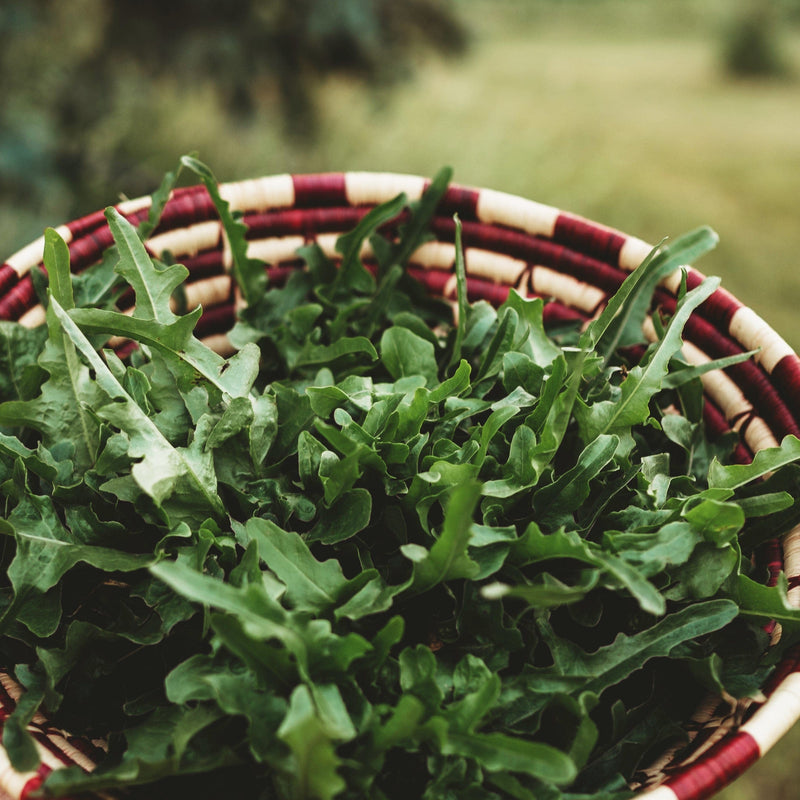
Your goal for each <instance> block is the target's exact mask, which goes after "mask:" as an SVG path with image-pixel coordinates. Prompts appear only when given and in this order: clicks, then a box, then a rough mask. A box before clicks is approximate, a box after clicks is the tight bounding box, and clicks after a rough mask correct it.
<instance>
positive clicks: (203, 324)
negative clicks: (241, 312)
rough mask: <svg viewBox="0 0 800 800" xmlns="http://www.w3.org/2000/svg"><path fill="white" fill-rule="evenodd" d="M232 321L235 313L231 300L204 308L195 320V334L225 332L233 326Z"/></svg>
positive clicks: (206, 334) (204, 334)
mask: <svg viewBox="0 0 800 800" xmlns="http://www.w3.org/2000/svg"><path fill="white" fill-rule="evenodd" d="M234 321H235V314H234V310H233V304H232V303H231V302H227V303H224V304H222V305H218V306H213V307H212V308H205V309H203V314H202V315H201V317H200V319H199V320H198V321H197V327H196V329H195V335H196V336H208V335H209V334H211V333H227V332H228V331H229V330H230V329H231V328H232V327H233V323H234Z"/></svg>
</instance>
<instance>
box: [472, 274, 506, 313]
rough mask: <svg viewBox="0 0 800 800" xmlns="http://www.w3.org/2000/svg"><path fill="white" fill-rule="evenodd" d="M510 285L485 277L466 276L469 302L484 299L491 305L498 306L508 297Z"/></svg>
mask: <svg viewBox="0 0 800 800" xmlns="http://www.w3.org/2000/svg"><path fill="white" fill-rule="evenodd" d="M510 290H511V287H510V286H507V285H505V284H503V283H494V281H488V280H486V279H485V278H467V297H468V298H469V300H470V302H475V301H476V300H486V301H487V302H489V303H491V304H492V305H493V306H500V305H502V304H503V303H505V301H506V299H507V298H508V293H509V291H510Z"/></svg>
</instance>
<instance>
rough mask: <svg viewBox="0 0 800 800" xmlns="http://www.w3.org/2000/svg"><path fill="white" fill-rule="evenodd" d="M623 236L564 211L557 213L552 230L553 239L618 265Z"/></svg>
mask: <svg viewBox="0 0 800 800" xmlns="http://www.w3.org/2000/svg"><path fill="white" fill-rule="evenodd" d="M625 238H626V237H625V236H623V235H622V234H621V233H618V232H617V231H612V230H610V229H609V228H604V227H602V226H600V225H595V224H594V223H593V222H589V221H588V220H585V219H582V218H581V217H576V216H573V215H572V214H564V213H562V214H559V216H558V219H557V220H556V227H555V231H554V232H553V241H555V242H559V243H560V244H565V245H567V246H569V247H574V248H575V249H577V250H579V251H580V252H582V253H586V254H587V255H590V256H594V257H595V258H599V259H600V260H601V261H605V262H606V263H607V264H611V265H613V266H618V265H619V252H620V250H621V249H622V245H623V244H625Z"/></svg>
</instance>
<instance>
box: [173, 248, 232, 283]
mask: <svg viewBox="0 0 800 800" xmlns="http://www.w3.org/2000/svg"><path fill="white" fill-rule="evenodd" d="M181 263H182V264H183V266H184V267H186V269H188V270H189V273H190V275H191V276H192V281H196V280H200V279H202V278H211V277H213V276H215V275H222V274H223V273H224V272H225V266H224V265H223V263H222V252H221V251H219V250H206V251H205V252H204V253H198V254H197V255H196V256H191V257H190V258H183V259H181Z"/></svg>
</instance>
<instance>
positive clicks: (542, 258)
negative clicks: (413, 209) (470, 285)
mask: <svg viewBox="0 0 800 800" xmlns="http://www.w3.org/2000/svg"><path fill="white" fill-rule="evenodd" d="M431 228H432V230H433V232H434V233H435V234H436V236H437V237H438V238H439V239H442V240H447V241H450V242H452V241H453V240H454V238H455V222H454V221H453V220H452V219H450V218H445V217H437V218H436V219H434V220H433V223H432V225H431ZM462 241H463V243H464V246H465V247H479V248H481V249H482V250H490V251H492V252H494V253H502V254H503V255H508V256H511V257H512V258H519V259H522V260H523V261H527V262H528V263H529V264H540V265H542V266H544V267H550V268H552V269H555V270H558V271H559V272H563V273H566V274H568V275H572V276H574V277H576V278H578V280H581V281H583V282H584V283H589V284H591V285H592V286H597V287H599V288H600V289H603V291H605V292H608V293H610V292H612V291H614V290H616V289H617V288H619V286H620V284H621V283H622V281H623V280H625V277H626V275H627V273H626V272H623V271H622V270H621V269H619V268H617V267H611V266H609V265H608V264H604V263H603V262H602V261H598V260H597V259H594V258H590V257H589V256H586V255H584V254H582V253H576V252H574V251H573V250H570V249H569V248H567V247H565V246H563V245H560V244H556V243H554V242H552V241H550V240H548V239H543V238H541V237H539V236H531V235H530V234H527V233H522V232H520V231H515V230H512V229H510V228H498V227H495V226H492V225H486V224H485V223H481V222H464V223H463V225H462Z"/></svg>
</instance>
